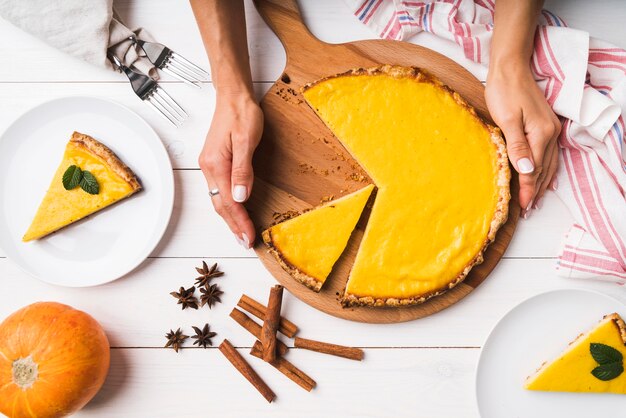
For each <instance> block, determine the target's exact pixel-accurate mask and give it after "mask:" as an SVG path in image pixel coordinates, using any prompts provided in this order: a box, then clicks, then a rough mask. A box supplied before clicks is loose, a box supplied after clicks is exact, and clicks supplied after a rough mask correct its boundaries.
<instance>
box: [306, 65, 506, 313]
mask: <svg viewBox="0 0 626 418" xmlns="http://www.w3.org/2000/svg"><path fill="white" fill-rule="evenodd" d="M303 95H304V97H305V99H306V101H307V102H308V104H309V105H310V106H311V108H313V110H314V111H315V112H316V113H317V115H318V116H319V117H320V118H321V119H322V121H323V122H324V123H325V124H326V125H327V126H328V128H330V130H331V131H332V132H333V133H334V135H335V136H336V137H337V138H338V139H339V141H340V142H341V143H342V144H343V145H344V146H345V147H346V149H347V150H348V151H349V152H350V153H351V154H352V156H353V157H354V158H355V159H356V160H357V161H358V162H359V164H360V165H361V167H362V168H363V169H364V170H365V171H367V173H368V174H369V176H370V177H371V178H372V179H373V180H374V183H375V184H376V186H377V188H378V192H377V195H376V201H375V202H374V206H373V208H372V213H371V216H370V218H369V221H368V224H367V227H366V230H365V234H364V236H363V240H362V242H361V245H360V248H359V250H358V253H357V255H356V259H355V262H354V265H353V268H352V271H351V273H350V277H349V278H348V282H347V284H346V289H345V292H344V295H343V299H342V303H343V304H344V306H352V305H372V306H403V305H411V304H416V303H421V302H424V301H426V300H427V299H429V298H430V297H433V296H436V295H439V294H441V293H443V292H445V291H446V290H448V289H451V288H452V287H454V286H455V285H457V284H458V283H460V282H461V281H462V280H463V279H464V278H465V277H466V276H467V274H468V273H469V271H470V270H471V269H472V267H473V266H474V265H476V264H478V263H481V262H482V260H483V252H484V251H485V249H486V247H487V246H488V245H489V243H490V242H492V241H493V240H494V239H495V235H496V232H497V231H498V229H499V228H500V226H501V225H502V224H504V222H505V221H506V219H507V214H508V204H509V199H510V191H509V181H510V171H509V164H508V160H507V154H506V146H505V143H504V140H503V138H502V135H501V133H500V130H499V129H498V128H496V127H494V126H491V125H490V124H488V123H487V122H485V121H484V120H483V119H482V118H480V117H479V116H478V115H477V114H476V111H475V110H474V109H473V108H472V107H471V106H470V105H469V104H468V103H467V102H466V101H465V100H464V99H463V98H461V97H460V96H459V95H458V94H457V93H455V92H454V91H452V90H451V89H450V88H449V87H447V86H445V85H444V84H443V83H442V82H441V81H439V80H438V79H436V78H435V77H434V76H432V75H430V74H428V73H426V72H424V71H423V70H421V69H419V68H411V67H399V66H390V65H385V66H381V67H375V68H369V69H355V70H351V71H348V72H346V73H343V74H338V75H335V76H331V77H327V78H324V79H321V80H318V81H316V82H314V83H311V84H308V85H306V86H305V87H304V89H303Z"/></svg>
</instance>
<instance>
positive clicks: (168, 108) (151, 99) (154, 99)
mask: <svg viewBox="0 0 626 418" xmlns="http://www.w3.org/2000/svg"><path fill="white" fill-rule="evenodd" d="M144 101H145V102H146V103H148V105H150V106H151V107H152V108H153V109H155V110H156V111H157V112H158V113H159V114H160V115H161V116H163V117H164V118H165V119H167V120H168V121H169V122H170V123H171V124H173V125H174V126H176V127H179V126H181V125H182V124H183V122H184V121H185V119H186V118H187V117H189V115H188V114H187V112H185V111H184V110H183V108H182V107H180V106H179V105H178V103H176V101H175V100H174V99H172V98H171V97H170V95H169V94H167V93H166V92H165V90H163V89H162V88H161V87H159V86H158V85H155V87H154V88H153V89H152V91H151V92H150V93H148V94H147V95H146V97H145V99H144Z"/></svg>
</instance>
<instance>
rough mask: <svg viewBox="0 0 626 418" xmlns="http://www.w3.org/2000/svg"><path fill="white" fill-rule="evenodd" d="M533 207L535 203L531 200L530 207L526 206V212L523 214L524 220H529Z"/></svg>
mask: <svg viewBox="0 0 626 418" xmlns="http://www.w3.org/2000/svg"><path fill="white" fill-rule="evenodd" d="M532 207H533V201H532V200H531V201H530V203H529V204H528V206H526V209H524V212H523V213H522V218H524V219H528V217H529V216H530V210H531V209H532Z"/></svg>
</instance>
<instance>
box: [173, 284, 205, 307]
mask: <svg viewBox="0 0 626 418" xmlns="http://www.w3.org/2000/svg"><path fill="white" fill-rule="evenodd" d="M195 291H196V288H195V286H191V287H190V288H189V289H185V288H184V287H182V286H181V287H180V289H179V290H178V292H170V295H172V296H174V297H175V298H176V299H178V304H179V305H183V309H185V308H187V307H189V308H193V309H198V299H197V298H196V297H195V296H194V295H193V294H194V292H195Z"/></svg>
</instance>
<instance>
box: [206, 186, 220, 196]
mask: <svg viewBox="0 0 626 418" xmlns="http://www.w3.org/2000/svg"><path fill="white" fill-rule="evenodd" d="M218 194H220V190H219V189H218V188H215V189H210V190H209V196H211V197H214V196H217V195H218Z"/></svg>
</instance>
